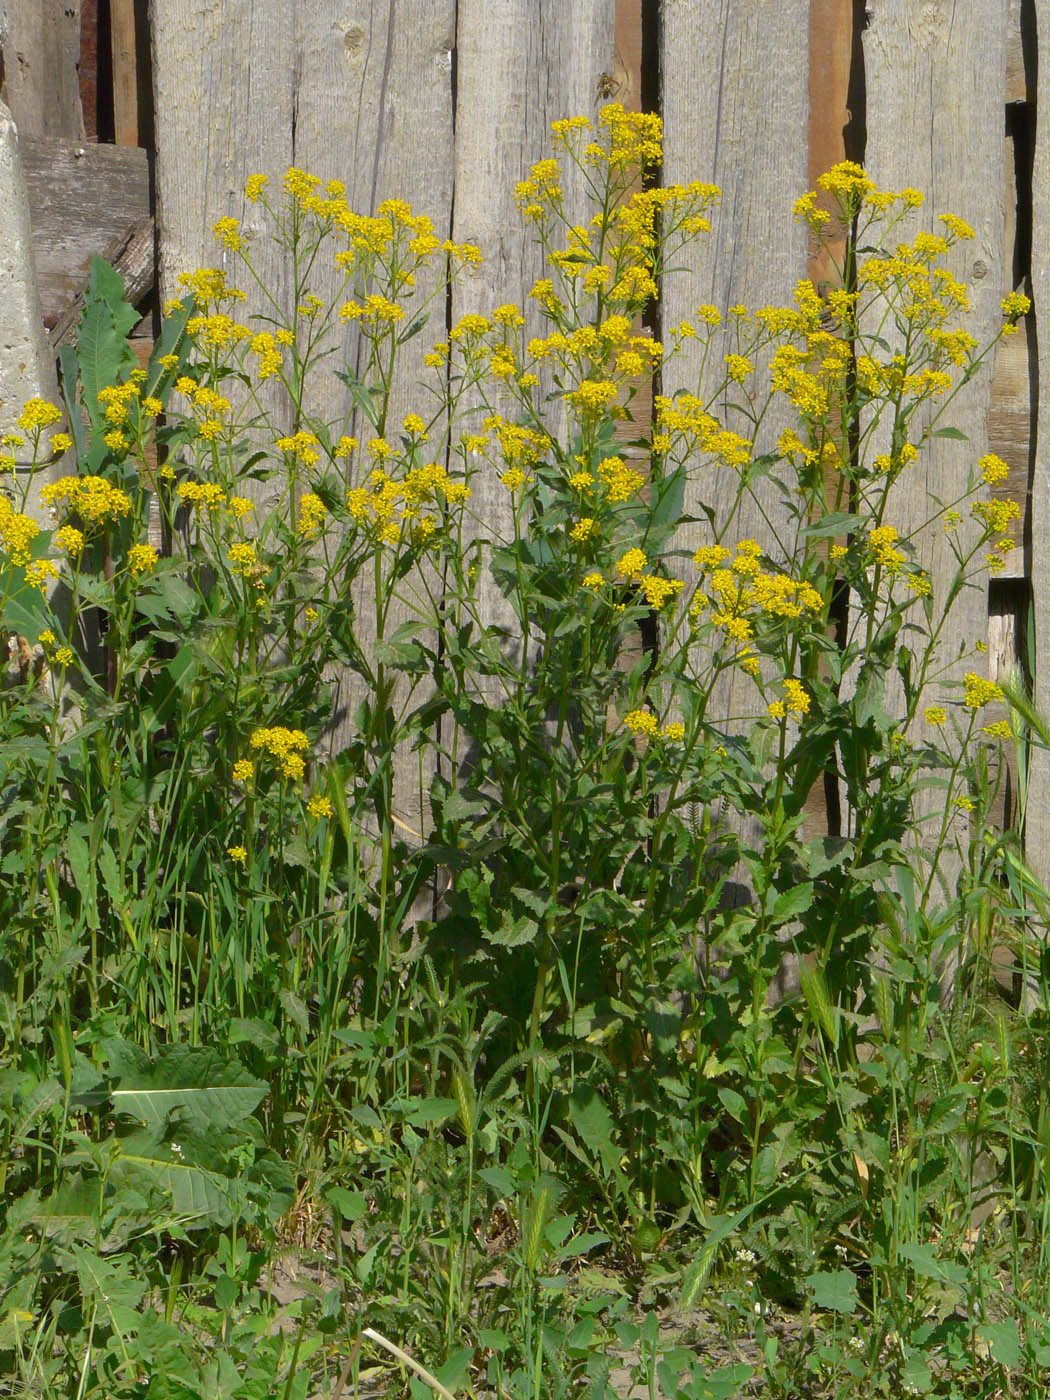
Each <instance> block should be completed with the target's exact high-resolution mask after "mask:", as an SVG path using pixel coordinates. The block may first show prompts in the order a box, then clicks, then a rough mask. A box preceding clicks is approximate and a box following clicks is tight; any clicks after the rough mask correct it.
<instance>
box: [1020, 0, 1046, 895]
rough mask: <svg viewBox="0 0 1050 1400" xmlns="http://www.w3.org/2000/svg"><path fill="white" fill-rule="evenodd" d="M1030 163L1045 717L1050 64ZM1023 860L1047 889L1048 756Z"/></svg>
mask: <svg viewBox="0 0 1050 1400" xmlns="http://www.w3.org/2000/svg"><path fill="white" fill-rule="evenodd" d="M1035 17H1036V27H1037V30H1038V33H1039V37H1040V39H1041V40H1042V42H1043V44H1044V46H1045V45H1046V43H1047V38H1048V36H1050V0H1035ZM1035 102H1036V143H1035V160H1034V162H1033V167H1032V301H1033V313H1034V316H1035V323H1036V327H1037V330H1038V332H1039V335H1038V344H1039V351H1038V361H1037V365H1036V374H1037V380H1036V384H1037V390H1038V389H1041V392H1037V393H1036V395H1035V402H1036V404H1037V405H1038V410H1037V411H1038V418H1037V425H1036V452H1035V466H1034V470H1033V477H1032V600H1033V609H1034V629H1035V653H1036V654H1035V703H1036V705H1037V706H1038V707H1039V709H1040V711H1041V712H1042V713H1043V714H1044V715H1050V661H1048V658H1050V399H1048V398H1047V394H1046V389H1045V386H1046V385H1047V384H1050V63H1040V64H1039V76H1038V85H1037V89H1036V94H1035ZM1025 854H1026V855H1027V858H1028V862H1029V864H1030V865H1031V867H1032V869H1033V870H1034V871H1035V873H1036V875H1037V876H1038V877H1039V879H1040V880H1042V881H1043V883H1044V884H1050V754H1048V753H1045V752H1044V751H1042V750H1041V749H1038V748H1034V749H1033V751H1032V758H1031V768H1030V773H1029V787H1028V810H1027V813H1026V818H1025Z"/></svg>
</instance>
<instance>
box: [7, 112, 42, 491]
mask: <svg viewBox="0 0 1050 1400" xmlns="http://www.w3.org/2000/svg"><path fill="white" fill-rule="evenodd" d="M19 146H20V143H19V140H18V132H17V130H16V127H15V123H14V122H13V121H12V119H11V115H10V113H9V112H8V110H7V108H6V107H5V106H4V104H3V103H2V102H0V250H2V251H0V433H4V432H8V431H9V430H11V429H12V428H13V427H14V424H15V420H16V419H17V418H18V415H19V413H20V412H21V410H22V405H23V404H24V403H25V402H26V400H27V399H31V398H38V397H44V398H49V399H51V400H52V401H54V400H55V361H54V356H53V355H52V353H51V350H50V347H49V346H48V344H47V340H46V337H45V335H44V329H43V324H42V321H41V315H40V297H39V294H38V292H37V283H36V275H35V272H34V267H33V247H32V243H33V239H32V232H31V222H30V212H29V199H28V196H27V194H26V182H25V176H24V173H23V163H22V158H21V153H20V150H19ZM37 479H39V478H37ZM35 486H36V483H35V481H34V491H33V494H32V496H31V509H32V511H33V513H34V514H36V515H38V516H39V517H40V518H43V517H42V512H41V511H40V509H39V501H38V499H37V498H36V497H37V493H36V490H35Z"/></svg>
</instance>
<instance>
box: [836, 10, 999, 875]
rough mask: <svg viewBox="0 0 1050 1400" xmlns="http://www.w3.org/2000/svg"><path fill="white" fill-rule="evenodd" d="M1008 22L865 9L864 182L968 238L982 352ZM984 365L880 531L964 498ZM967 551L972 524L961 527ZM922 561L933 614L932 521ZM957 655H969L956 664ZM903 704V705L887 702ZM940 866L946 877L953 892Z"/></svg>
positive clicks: (972, 322)
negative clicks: (919, 205) (933, 503)
mask: <svg viewBox="0 0 1050 1400" xmlns="http://www.w3.org/2000/svg"><path fill="white" fill-rule="evenodd" d="M1005 30H1006V24H1005V9H1004V7H1003V5H1002V3H1001V0H972V3H971V4H968V5H967V6H965V7H961V6H957V5H954V4H952V3H950V0H931V3H929V4H925V5H923V6H921V7H919V8H916V7H915V6H914V5H912V4H911V3H910V0H877V2H876V3H871V4H869V6H868V28H867V29H866V31H865V33H864V64H865V76H866V85H867V98H868V105H867V132H868V142H867V152H866V164H867V167H868V171H869V174H870V175H871V177H872V178H873V179H874V180H875V182H876V183H877V184H878V185H879V186H880V187H881V188H884V189H885V188H888V189H900V188H902V187H904V186H909V185H910V186H914V187H916V188H918V189H921V190H923V191H924V192H925V195H926V204H925V205H924V207H923V210H922V211H921V214H919V215H918V216H916V218H915V220H914V222H913V223H911V224H909V225H907V226H905V227H902V228H901V233H900V236H901V237H907V236H909V234H911V233H912V232H914V231H915V229H916V228H918V227H926V228H931V229H932V228H936V229H938V230H940V225H939V224H938V223H937V222H936V221H937V216H939V215H941V214H943V213H945V212H951V213H953V214H956V215H959V216H960V217H961V218H963V219H965V220H966V221H967V222H968V223H969V224H970V225H971V227H972V228H973V229H974V231H975V235H976V236H975V238H974V239H973V241H972V242H963V243H960V244H959V245H958V246H957V247H956V249H955V250H954V251H953V254H952V256H951V259H950V266H951V268H952V271H953V272H954V273H955V275H956V276H957V277H960V278H961V280H963V281H965V282H966V283H968V284H969V286H970V298H971V304H972V311H971V313H970V315H969V317H968V320H967V325H968V328H969V329H970V330H971V332H972V333H973V334H974V335H975V336H976V337H977V339H978V342H979V343H981V344H986V343H987V342H988V341H989V340H990V339H991V338H992V337H993V336H994V335H995V333H996V332H997V330H998V328H999V326H1000V324H1001V313H1000V310H999V302H1000V299H1001V296H1002V288H1003V261H1004V249H1003V238H1004V227H1005V224H1004V209H1003V193H1004V192H1003V145H1002V139H1003V138H1002V132H1003V97H1004V91H1005V81H1006V33H1005ZM990 398H991V366H990V365H988V366H987V367H986V369H985V371H984V372H983V373H982V374H980V375H979V376H978V377H977V378H975V379H974V380H973V381H971V383H970V385H969V386H968V388H967V390H966V392H965V393H964V394H963V395H962V396H960V397H959V398H958V399H956V400H955V402H954V403H953V404H952V406H951V410H950V412H949V415H948V417H947V418H946V419H945V420H944V421H945V422H949V423H951V424H953V425H954V426H955V427H957V428H959V429H961V430H962V431H963V432H964V433H965V434H966V437H967V440H966V441H952V440H950V439H945V438H937V439H934V440H933V441H932V442H931V444H930V446H929V447H928V448H926V449H925V450H924V452H923V454H922V456H921V457H920V459H919V461H918V462H917V463H916V464H915V467H914V468H913V469H911V470H910V471H909V473H908V474H907V476H906V477H905V478H904V479H903V480H902V482H901V483H900V485H899V487H898V489H897V491H896V493H895V496H894V498H893V499H892V500H891V505H890V510H889V512H888V514H887V516H886V523H888V524H896V525H897V526H898V527H899V528H900V529H901V533H902V534H904V533H905V532H906V531H907V529H908V523H909V521H913V520H916V519H924V518H925V516H926V514H927V513H928V509H929V503H930V500H931V498H936V499H940V500H942V501H945V502H948V501H952V500H955V499H956V498H958V497H959V496H960V495H961V494H962V492H963V491H964V490H965V488H966V482H967V477H968V474H969V473H970V472H971V471H972V469H973V466H974V463H975V462H976V460H977V459H978V458H979V457H980V456H982V455H983V453H984V452H985V451H986V450H987V417H988V410H989V407H990ZM959 528H960V542H961V543H963V544H964V545H965V542H966V539H967V538H971V539H972V536H968V535H967V529H968V528H972V527H971V526H970V523H969V522H964V523H963V525H961V526H960V527H959ZM917 555H918V560H919V562H920V563H921V564H922V566H923V567H924V568H925V569H927V570H928V572H929V575H930V578H931V582H932V585H933V598H934V602H935V606H937V605H938V604H939V603H940V601H942V600H943V599H944V598H945V597H946V596H947V592H948V588H949V584H950V581H951V579H952V578H953V576H954V574H955V571H956V567H957V565H956V561H955V558H954V555H953V553H952V550H951V548H950V542H949V540H948V537H947V535H946V533H945V532H944V531H943V530H942V529H940V528H939V526H938V525H937V523H936V522H934V523H933V525H932V526H931V527H930V528H929V529H927V530H926V531H924V532H923V534H922V536H921V537H920V539H919V540H918V541H917ZM987 626H988V618H987V600H986V593H985V589H983V588H980V587H976V588H967V589H964V590H963V591H962V593H961V594H960V595H959V597H958V599H957V600H956V603H955V606H954V608H953V612H952V622H951V626H950V628H949V630H948V635H947V639H946V641H945V643H944V645H943V648H942V655H941V660H942V663H943V669H942V671H941V674H940V677H939V683H938V690H937V693H936V694H931V695H930V696H929V697H928V699H927V703H933V702H935V701H936V700H938V699H939V698H940V694H941V691H942V687H943V686H944V685H945V683H947V682H951V681H953V680H954V681H960V680H961V679H962V674H963V672H964V671H967V670H974V669H977V668H976V667H975V660H974V655H973V645H974V644H975V643H976V642H977V641H978V640H979V639H983V638H984V637H985V635H986V633H987ZM960 645H963V646H964V647H965V652H964V655H963V657H962V658H961V659H958V660H957V659H956V657H957V653H958V650H959V647H960ZM888 703H889V704H891V705H893V704H898V705H899V704H900V703H901V701H900V697H896V698H894V697H892V696H891V697H888ZM938 805H939V807H940V811H941V812H942V813H943V797H942V795H941V794H940V793H937V792H935V791H933V790H931V791H929V792H928V793H924V794H920V795H919V798H918V799H917V806H919V813H920V815H922V814H927V813H929V814H933V813H934V812H935V811H936V810H937V808H938ZM952 873H953V872H952V871H951V870H950V869H949V868H948V866H947V864H946V863H943V862H942V869H941V874H942V876H943V877H944V878H945V879H946V880H947V881H948V883H949V885H950V884H951V882H952Z"/></svg>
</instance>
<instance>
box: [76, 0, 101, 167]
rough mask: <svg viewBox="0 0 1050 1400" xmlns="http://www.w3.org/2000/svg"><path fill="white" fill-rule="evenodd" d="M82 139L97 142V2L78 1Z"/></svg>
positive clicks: (91, 0) (96, 0)
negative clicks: (82, 118)
mask: <svg viewBox="0 0 1050 1400" xmlns="http://www.w3.org/2000/svg"><path fill="white" fill-rule="evenodd" d="M77 67H78V72H77V78H78V87H79V88H80V109H81V111H82V112H83V114H84V137H85V139H86V140H88V141H97V140H98V0H80V62H79V64H78V65H77Z"/></svg>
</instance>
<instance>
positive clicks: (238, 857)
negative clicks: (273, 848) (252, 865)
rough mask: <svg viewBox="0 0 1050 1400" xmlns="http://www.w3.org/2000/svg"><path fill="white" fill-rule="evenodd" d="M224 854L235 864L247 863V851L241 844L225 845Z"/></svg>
mask: <svg viewBox="0 0 1050 1400" xmlns="http://www.w3.org/2000/svg"><path fill="white" fill-rule="evenodd" d="M226 854H227V855H228V856H229V858H230V859H231V860H232V861H233V862H234V863H235V864H237V865H246V864H247V863H248V852H247V851H246V850H245V849H244V847H243V846H227V847H226Z"/></svg>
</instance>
